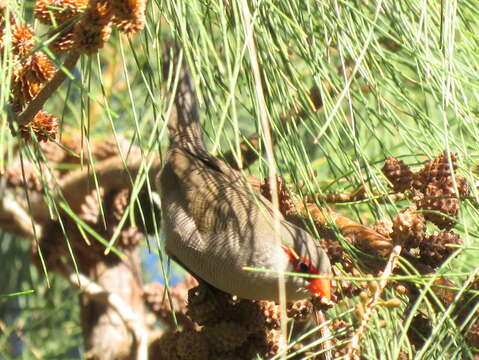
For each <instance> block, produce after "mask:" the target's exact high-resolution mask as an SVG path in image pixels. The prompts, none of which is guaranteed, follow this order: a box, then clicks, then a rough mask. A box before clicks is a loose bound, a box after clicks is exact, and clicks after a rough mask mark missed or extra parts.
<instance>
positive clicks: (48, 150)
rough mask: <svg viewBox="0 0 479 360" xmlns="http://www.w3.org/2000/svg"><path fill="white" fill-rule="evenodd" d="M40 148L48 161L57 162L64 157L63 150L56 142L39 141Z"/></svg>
mask: <svg viewBox="0 0 479 360" xmlns="http://www.w3.org/2000/svg"><path fill="white" fill-rule="evenodd" d="M40 149H42V151H43V156H45V159H47V160H48V161H51V162H53V163H56V164H59V163H61V162H62V161H63V160H64V159H65V150H63V149H62V148H61V147H60V146H58V144H55V143H52V142H46V143H40Z"/></svg>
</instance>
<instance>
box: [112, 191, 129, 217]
mask: <svg viewBox="0 0 479 360" xmlns="http://www.w3.org/2000/svg"><path fill="white" fill-rule="evenodd" d="M129 202H130V189H128V188H124V189H121V190H120V191H118V192H117V193H115V194H114V195H113V197H112V200H111V210H110V214H111V217H112V218H113V219H114V220H115V221H116V222H119V221H120V220H121V218H122V217H123V214H124V213H125V210H126V208H127V207H128V204H129Z"/></svg>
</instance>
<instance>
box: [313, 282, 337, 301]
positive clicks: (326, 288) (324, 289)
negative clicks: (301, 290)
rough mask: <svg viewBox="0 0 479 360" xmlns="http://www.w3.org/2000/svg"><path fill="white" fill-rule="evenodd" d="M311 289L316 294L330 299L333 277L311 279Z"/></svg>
mask: <svg viewBox="0 0 479 360" xmlns="http://www.w3.org/2000/svg"><path fill="white" fill-rule="evenodd" d="M308 289H309V291H311V292H312V293H313V294H315V295H319V296H322V297H325V298H326V299H328V300H331V279H328V278H317V279H313V280H311V282H310V283H309V285H308Z"/></svg>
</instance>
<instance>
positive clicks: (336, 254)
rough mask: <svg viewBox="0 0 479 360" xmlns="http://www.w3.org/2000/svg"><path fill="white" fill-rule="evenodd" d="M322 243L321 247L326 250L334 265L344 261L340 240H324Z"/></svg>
mask: <svg viewBox="0 0 479 360" xmlns="http://www.w3.org/2000/svg"><path fill="white" fill-rule="evenodd" d="M320 243H321V247H322V248H323V249H324V250H326V253H327V254H328V257H329V261H331V264H332V265H334V264H336V263H338V262H342V261H343V257H344V249H343V247H342V246H341V243H340V242H339V241H338V240H335V239H329V238H324V239H321V240H320Z"/></svg>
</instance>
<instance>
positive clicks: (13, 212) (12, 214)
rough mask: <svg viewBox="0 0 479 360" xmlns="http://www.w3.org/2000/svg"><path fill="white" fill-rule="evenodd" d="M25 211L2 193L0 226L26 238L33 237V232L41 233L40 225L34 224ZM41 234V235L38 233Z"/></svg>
mask: <svg viewBox="0 0 479 360" xmlns="http://www.w3.org/2000/svg"><path fill="white" fill-rule="evenodd" d="M34 226H35V227H36V229H35V231H34V230H33V227H32V220H31V218H30V215H29V214H28V213H27V211H26V210H25V209H24V208H23V207H22V206H21V205H20V204H19V203H18V202H17V201H15V200H13V199H12V198H11V196H8V195H7V194H4V195H3V196H2V198H1V199H0V228H2V229H4V230H9V231H13V232H15V233H18V234H20V235H22V236H24V237H27V238H33V237H34V234H35V232H36V233H37V234H41V233H42V227H41V226H40V225H38V224H34ZM40 236H41V235H40Z"/></svg>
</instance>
